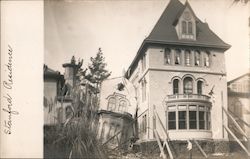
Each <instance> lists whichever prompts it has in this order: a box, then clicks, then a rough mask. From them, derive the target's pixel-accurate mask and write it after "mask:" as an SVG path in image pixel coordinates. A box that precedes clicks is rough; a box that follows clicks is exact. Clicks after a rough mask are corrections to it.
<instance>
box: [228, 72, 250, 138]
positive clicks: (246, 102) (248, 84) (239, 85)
mask: <svg viewBox="0 0 250 159" xmlns="http://www.w3.org/2000/svg"><path fill="white" fill-rule="evenodd" d="M227 85H228V110H229V112H231V113H232V115H233V117H234V118H235V119H236V121H237V122H238V123H239V124H240V126H241V127H242V129H243V130H244V131H245V133H246V135H247V136H248V138H250V73H246V74H244V75H242V76H240V77H238V78H236V79H234V80H231V81H229V82H228V84H227ZM229 127H230V128H232V129H233V131H234V133H235V134H236V136H237V137H238V138H240V139H243V136H242V134H241V133H239V131H238V129H237V128H236V127H235V126H234V124H232V121H230V120H229Z"/></svg>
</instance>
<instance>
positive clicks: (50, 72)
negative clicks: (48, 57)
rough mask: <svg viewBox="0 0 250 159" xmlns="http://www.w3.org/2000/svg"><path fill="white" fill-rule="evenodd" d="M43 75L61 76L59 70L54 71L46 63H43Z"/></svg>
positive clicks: (46, 76)
mask: <svg viewBox="0 0 250 159" xmlns="http://www.w3.org/2000/svg"><path fill="white" fill-rule="evenodd" d="M43 76H44V78H55V79H57V78H63V75H61V74H60V72H59V71H55V70H53V69H51V68H49V67H48V66H47V65H43Z"/></svg>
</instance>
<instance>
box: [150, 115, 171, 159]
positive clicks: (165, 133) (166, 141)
mask: <svg viewBox="0 0 250 159" xmlns="http://www.w3.org/2000/svg"><path fill="white" fill-rule="evenodd" d="M154 115H156V116H157V119H158V120H159V122H160V125H161V127H162V129H163V130H164V135H165V140H164V142H163V146H162V147H163V149H164V146H165V145H166V148H167V151H168V154H169V157H170V159H173V158H174V157H173V154H172V152H171V149H170V146H169V144H168V141H169V136H168V133H167V130H166V129H165V127H164V125H163V123H162V121H161V119H160V117H159V115H158V113H157V112H156V111H155V110H154ZM154 130H155V131H156V133H157V134H158V132H157V130H156V129H154ZM159 147H161V144H160V145H159Z"/></svg>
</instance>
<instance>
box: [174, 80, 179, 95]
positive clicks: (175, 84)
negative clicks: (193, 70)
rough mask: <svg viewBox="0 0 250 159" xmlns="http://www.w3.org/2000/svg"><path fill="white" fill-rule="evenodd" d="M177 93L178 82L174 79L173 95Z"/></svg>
mask: <svg viewBox="0 0 250 159" xmlns="http://www.w3.org/2000/svg"><path fill="white" fill-rule="evenodd" d="M178 93H179V80H178V79H175V80H174V81H173V94H178Z"/></svg>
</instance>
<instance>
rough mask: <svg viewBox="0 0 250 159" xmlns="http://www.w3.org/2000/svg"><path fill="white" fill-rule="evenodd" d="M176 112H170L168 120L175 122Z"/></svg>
mask: <svg viewBox="0 0 250 159" xmlns="http://www.w3.org/2000/svg"><path fill="white" fill-rule="evenodd" d="M175 119H176V118H175V112H168V120H175Z"/></svg>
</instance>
